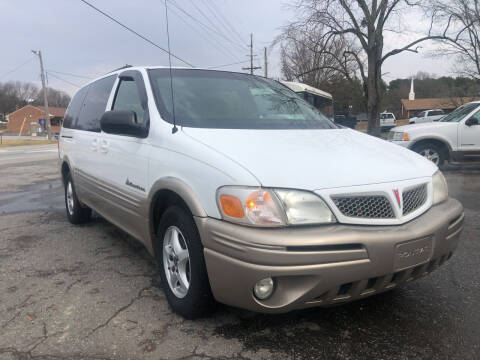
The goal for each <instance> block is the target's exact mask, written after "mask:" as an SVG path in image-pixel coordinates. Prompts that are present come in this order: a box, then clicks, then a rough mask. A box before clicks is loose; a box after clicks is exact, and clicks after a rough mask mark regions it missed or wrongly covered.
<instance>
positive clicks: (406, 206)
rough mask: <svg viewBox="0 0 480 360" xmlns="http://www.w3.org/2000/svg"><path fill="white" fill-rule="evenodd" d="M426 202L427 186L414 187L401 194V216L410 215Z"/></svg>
mask: <svg viewBox="0 0 480 360" xmlns="http://www.w3.org/2000/svg"><path fill="white" fill-rule="evenodd" d="M426 200H427V184H422V185H420V186H416V187H414V188H412V189H409V190H405V191H404V192H403V215H407V214H410V213H411V212H412V211H415V210H417V209H418V208H419V207H420V206H422V205H423V204H425V201H426Z"/></svg>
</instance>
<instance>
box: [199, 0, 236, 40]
mask: <svg viewBox="0 0 480 360" xmlns="http://www.w3.org/2000/svg"><path fill="white" fill-rule="evenodd" d="M190 2H191V3H192V5H193V6H194V7H195V9H197V11H198V12H199V13H200V14H201V15H202V16H203V17H204V18H205V19H206V20H207V21H208V22H209V23H210V25H212V27H213V28H214V29H215V30H216V31H217V32H219V33H221V32H223V30H222V29H220V28H219V27H218V26H217V24H215V21H212V20H211V19H210V17H209V16H207V15H206V14H205V12H203V11H202V9H201V8H200V7H198V6H197V4H195V0H190ZM227 32H228V29H227ZM242 42H243V41H242Z"/></svg>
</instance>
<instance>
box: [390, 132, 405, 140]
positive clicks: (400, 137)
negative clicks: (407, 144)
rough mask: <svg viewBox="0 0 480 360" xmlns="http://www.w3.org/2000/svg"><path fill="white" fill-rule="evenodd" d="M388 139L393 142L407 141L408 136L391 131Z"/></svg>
mask: <svg viewBox="0 0 480 360" xmlns="http://www.w3.org/2000/svg"><path fill="white" fill-rule="evenodd" d="M392 133H393V134H392V135H390V139H391V140H394V141H408V134H407V133H404V132H402V131H392Z"/></svg>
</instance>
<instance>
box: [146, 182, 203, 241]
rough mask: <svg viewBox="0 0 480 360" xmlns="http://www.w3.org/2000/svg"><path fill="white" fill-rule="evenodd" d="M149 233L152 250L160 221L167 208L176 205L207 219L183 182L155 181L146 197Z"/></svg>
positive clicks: (198, 202)
mask: <svg viewBox="0 0 480 360" xmlns="http://www.w3.org/2000/svg"><path fill="white" fill-rule="evenodd" d="M148 204H149V206H148V218H149V232H150V238H151V241H152V249H153V250H154V249H155V244H154V241H155V235H156V231H157V227H158V224H159V222H160V219H161V217H162V215H163V213H164V212H165V210H167V208H168V207H169V206H172V205H178V206H180V207H182V208H183V209H185V210H186V211H187V212H188V213H190V214H191V215H192V216H194V217H207V213H206V212H205V209H204V208H203V206H202V203H201V202H200V200H199V198H198V197H197V195H196V194H195V192H194V191H193V189H192V188H191V187H190V186H189V185H188V184H186V183H185V182H184V181H182V180H180V179H178V178H174V177H167V178H163V179H160V180H158V181H156V182H155V183H154V184H153V186H152V188H151V190H150V193H149V196H148Z"/></svg>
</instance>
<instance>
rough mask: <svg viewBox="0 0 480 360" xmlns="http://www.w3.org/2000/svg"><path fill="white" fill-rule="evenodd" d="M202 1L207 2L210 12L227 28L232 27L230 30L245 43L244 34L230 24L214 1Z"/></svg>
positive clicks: (206, 5)
mask: <svg viewBox="0 0 480 360" xmlns="http://www.w3.org/2000/svg"><path fill="white" fill-rule="evenodd" d="M202 2H203V3H204V4H205V7H206V8H208V9H209V10H210V12H211V13H212V14H213V16H214V17H215V18H216V19H217V21H218V22H219V23H220V24H221V25H222V26H223V27H224V28H225V29H227V31H228V29H230V31H231V32H232V33H233V34H235V35H236V36H237V38H238V39H239V40H240V42H241V43H244V39H243V37H242V35H240V33H239V32H238V31H237V30H236V29H235V27H233V25H231V24H230V22H229V21H228V20H227V18H226V17H225V16H223V14H222V13H221V12H220V10H219V9H218V7H217V6H216V5H215V3H213V2H212V1H207V0H202ZM217 14H218V16H217Z"/></svg>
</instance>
